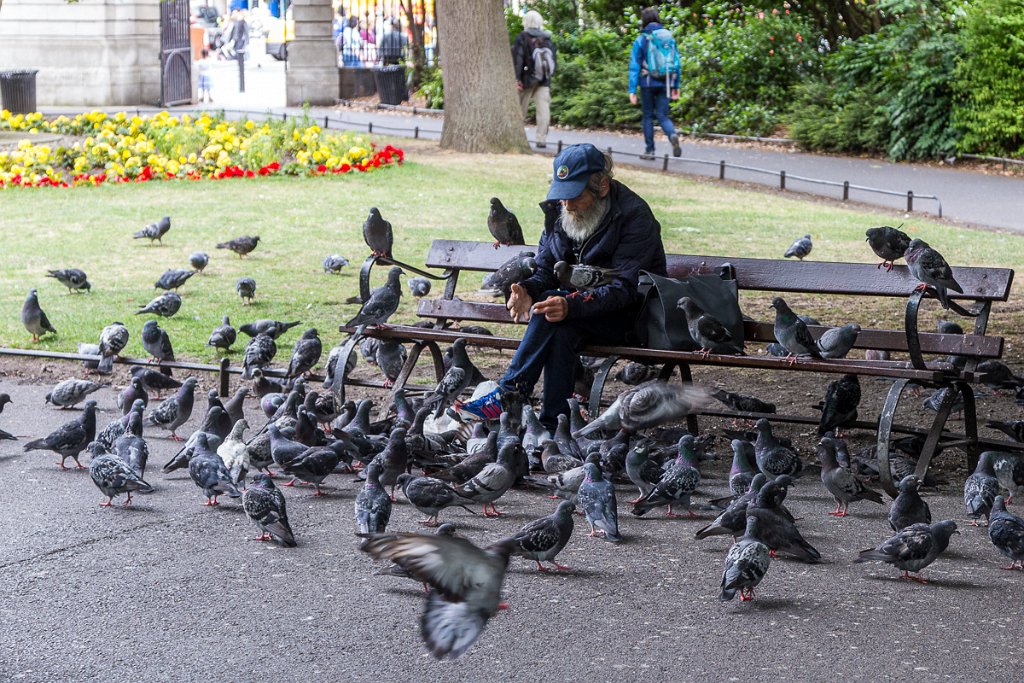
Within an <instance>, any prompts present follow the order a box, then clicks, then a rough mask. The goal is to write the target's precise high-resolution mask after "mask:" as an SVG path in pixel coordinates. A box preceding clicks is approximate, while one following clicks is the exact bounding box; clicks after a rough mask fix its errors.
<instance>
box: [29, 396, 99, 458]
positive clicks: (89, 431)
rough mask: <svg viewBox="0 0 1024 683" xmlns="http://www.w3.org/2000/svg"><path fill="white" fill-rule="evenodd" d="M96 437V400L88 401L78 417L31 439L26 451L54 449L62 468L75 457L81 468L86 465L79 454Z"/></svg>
mask: <svg viewBox="0 0 1024 683" xmlns="http://www.w3.org/2000/svg"><path fill="white" fill-rule="evenodd" d="M95 439H96V401H92V400H89V401H86V402H85V410H83V411H82V414H81V415H79V416H78V418H76V419H74V420H71V421H70V422H65V423H64V424H62V425H61V426H60V427H58V428H57V429H56V430H54V431H53V432H51V433H50V434H49V435H47V436H46V437H45V438H42V439H36V440H34V441H29V442H28V443H27V444H25V447H24V450H25V451H53V452H54V453H56V454H57V455H59V456H60V462H59V463H57V464H58V465H60V468H61V469H62V470H66V469H67V467H65V466H64V461H65V460H67V459H68V458H73V459H74V461H75V464H76V465H78V467H79V468H80V469H84V468H85V465H83V464H82V463H80V462H78V454H79V453H81V452H82V451H84V450H85V447H86V446H88V445H89V443H90V442H92V441H94V440H95Z"/></svg>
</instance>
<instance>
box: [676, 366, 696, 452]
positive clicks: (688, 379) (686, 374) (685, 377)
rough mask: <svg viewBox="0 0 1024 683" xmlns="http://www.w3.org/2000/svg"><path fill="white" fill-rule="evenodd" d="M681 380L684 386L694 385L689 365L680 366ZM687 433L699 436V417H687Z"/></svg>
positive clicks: (693, 415) (694, 415)
mask: <svg viewBox="0 0 1024 683" xmlns="http://www.w3.org/2000/svg"><path fill="white" fill-rule="evenodd" d="M679 380H680V381H681V382H682V383H683V384H693V375H692V374H691V373H690V364H689V363H680V364H679ZM686 431H688V432H690V434H693V435H694V436H697V435H698V431H697V415H696V414H693V413H691V414H690V415H687V416H686Z"/></svg>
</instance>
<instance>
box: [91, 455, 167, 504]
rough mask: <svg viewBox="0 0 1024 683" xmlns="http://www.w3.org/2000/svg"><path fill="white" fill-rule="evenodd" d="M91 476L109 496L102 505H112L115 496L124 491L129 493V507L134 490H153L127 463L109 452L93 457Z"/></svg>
mask: <svg viewBox="0 0 1024 683" xmlns="http://www.w3.org/2000/svg"><path fill="white" fill-rule="evenodd" d="M89 476H90V477H91V478H92V483H94V484H96V488H98V489H99V490H100V491H102V492H103V495H105V496H106V497H107V500H106V501H104V502H102V503H100V507H111V506H112V505H113V504H114V503H113V501H114V496H119V495H121V494H122V493H126V494H128V499H127V500H126V501H125V502H124V505H125V507H128V506H129V505H131V504H132V491H140V492H142V493H147V492H149V491H152V490H153V487H152V486H150V485H149V484H147V483H146V481H145V480H144V479H142V477H140V476H139V475H138V474H136V472H135V470H133V469H132V468H131V467H129V466H128V464H127V463H125V462H124V461H123V460H121V458H119V457H117V456H116V455H111V454H109V453H106V454H103V455H99V456H97V457H93V459H92V462H91V463H90V464H89Z"/></svg>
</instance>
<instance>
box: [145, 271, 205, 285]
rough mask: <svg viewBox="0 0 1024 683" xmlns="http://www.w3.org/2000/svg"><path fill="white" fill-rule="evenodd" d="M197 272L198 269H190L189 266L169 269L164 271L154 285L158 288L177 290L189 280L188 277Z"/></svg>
mask: <svg viewBox="0 0 1024 683" xmlns="http://www.w3.org/2000/svg"><path fill="white" fill-rule="evenodd" d="M197 272H198V271H195V270H188V269H187V268H182V269H172V270H167V271H164V274H163V275H161V276H160V278H159V279H158V280H157V281H156V282H154V283H153V286H154V287H156V288H157V289H167V290H169V289H174V290H176V289H178V288H179V287H181V286H182V285H184V284H185V283H186V282H188V279H189V278H190V277H192V276H193V275H195V274H196V273H197Z"/></svg>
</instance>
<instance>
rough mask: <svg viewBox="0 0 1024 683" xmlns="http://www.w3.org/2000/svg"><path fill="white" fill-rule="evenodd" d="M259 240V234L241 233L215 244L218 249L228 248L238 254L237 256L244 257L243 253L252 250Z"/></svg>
mask: <svg viewBox="0 0 1024 683" xmlns="http://www.w3.org/2000/svg"><path fill="white" fill-rule="evenodd" d="M259 241H260V236H259V235H243V236H241V237H236V238H235V239H233V240H228V241H227V242H221V243H220V244H218V245H217V248H218V249H230V250H231V251H233V252H235V253H236V254H238V258H245V255H246V254H248V253H250V252H252V250H253V249H255V248H256V245H257V244H258V243H259Z"/></svg>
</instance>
